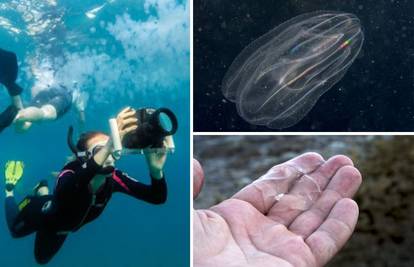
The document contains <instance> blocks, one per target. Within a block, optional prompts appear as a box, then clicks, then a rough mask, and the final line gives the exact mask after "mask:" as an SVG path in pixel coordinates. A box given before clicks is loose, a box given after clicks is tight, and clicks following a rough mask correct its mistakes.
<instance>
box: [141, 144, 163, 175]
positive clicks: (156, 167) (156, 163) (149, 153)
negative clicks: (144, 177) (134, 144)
mask: <svg viewBox="0 0 414 267" xmlns="http://www.w3.org/2000/svg"><path fill="white" fill-rule="evenodd" d="M163 144H164V148H165V147H166V141H165V140H164V142H163ZM144 154H145V159H146V160H147V164H148V168H149V170H150V173H151V175H152V176H153V177H154V178H157V179H161V178H162V177H163V169H164V165H165V162H166V160H167V152H166V150H165V149H163V148H161V149H144Z"/></svg>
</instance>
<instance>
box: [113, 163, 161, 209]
mask: <svg viewBox="0 0 414 267" xmlns="http://www.w3.org/2000/svg"><path fill="white" fill-rule="evenodd" d="M113 179H114V191H115V192H122V193H124V194H128V195H130V196H132V197H135V198H137V199H140V200H144V201H146V202H149V203H152V204H162V203H165V201H166V200H167V183H166V181H165V178H164V176H162V177H161V178H160V179H158V178H156V177H153V176H151V184H144V183H141V182H139V181H137V180H135V179H133V178H131V177H130V176H128V175H127V174H125V173H123V172H121V171H119V170H116V171H115V175H114V177H113Z"/></svg>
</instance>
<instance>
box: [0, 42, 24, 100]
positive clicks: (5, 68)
mask: <svg viewBox="0 0 414 267" xmlns="http://www.w3.org/2000/svg"><path fill="white" fill-rule="evenodd" d="M17 72H18V65H17V57H16V54H15V53H13V52H9V51H6V50H4V49H1V48H0V83H1V84H3V85H4V86H6V88H7V90H8V91H9V94H10V95H11V96H16V95H19V94H20V93H21V92H22V88H21V87H20V86H19V85H17V84H16V79H17Z"/></svg>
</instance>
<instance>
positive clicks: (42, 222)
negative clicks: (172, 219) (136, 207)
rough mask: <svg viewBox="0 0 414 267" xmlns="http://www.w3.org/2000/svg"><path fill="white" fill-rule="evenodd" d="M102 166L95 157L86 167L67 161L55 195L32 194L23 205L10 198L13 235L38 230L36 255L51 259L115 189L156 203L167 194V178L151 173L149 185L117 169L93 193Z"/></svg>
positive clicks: (44, 260)
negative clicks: (93, 186)
mask: <svg viewBox="0 0 414 267" xmlns="http://www.w3.org/2000/svg"><path fill="white" fill-rule="evenodd" d="M99 169H100V167H99V166H98V165H97V164H96V163H95V161H94V160H93V159H91V160H89V161H88V162H87V163H86V167H85V168H83V167H82V165H81V163H80V162H79V161H73V162H70V163H69V164H67V165H66V166H65V167H64V168H63V169H62V171H61V172H60V175H59V177H58V178H57V181H56V187H55V191H54V193H53V195H47V196H29V197H27V198H25V199H24V200H23V201H22V202H21V203H20V204H19V205H17V204H16V202H15V199H14V197H8V198H6V203H5V204H6V218H7V224H8V226H9V229H10V232H11V234H12V236H13V237H22V236H26V235H28V234H31V233H34V232H36V240H35V258H36V261H37V262H38V263H40V264H44V263H47V262H48V261H49V260H50V259H51V258H52V257H53V256H54V255H55V254H56V252H57V251H58V250H59V249H60V247H61V246H62V244H63V242H64V241H65V239H66V236H67V234H68V233H69V232H73V231H76V230H78V229H79V228H80V227H81V226H83V225H85V224H86V223H88V222H90V221H92V220H94V219H96V218H97V217H98V216H99V215H100V214H101V213H102V212H103V210H104V209H105V207H106V205H107V203H108V201H109V200H110V199H111V196H112V193H114V192H121V193H124V194H128V195H130V196H132V197H135V198H137V199H140V200H144V201H146V202H149V203H152V204H162V203H164V202H165V201H166V198H167V185H166V182H165V179H164V178H162V179H155V178H152V177H151V184H150V185H146V184H143V183H140V182H138V181H136V180H134V179H132V178H130V177H129V176H128V175H126V174H125V173H123V172H121V171H119V170H114V171H113V172H112V174H108V175H107V177H106V179H105V182H104V184H103V185H102V186H101V187H100V188H99V189H98V190H97V191H96V192H95V193H93V192H92V190H91V188H90V185H89V183H90V181H91V180H92V178H93V177H94V176H95V175H97V173H98V171H99Z"/></svg>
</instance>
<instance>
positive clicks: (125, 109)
mask: <svg viewBox="0 0 414 267" xmlns="http://www.w3.org/2000/svg"><path fill="white" fill-rule="evenodd" d="M130 109H131V107H126V108H124V109H123V110H121V112H119V113H118V115H119V116H121V115H122V114H124V113H125V112H127V111H128V110H130Z"/></svg>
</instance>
